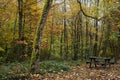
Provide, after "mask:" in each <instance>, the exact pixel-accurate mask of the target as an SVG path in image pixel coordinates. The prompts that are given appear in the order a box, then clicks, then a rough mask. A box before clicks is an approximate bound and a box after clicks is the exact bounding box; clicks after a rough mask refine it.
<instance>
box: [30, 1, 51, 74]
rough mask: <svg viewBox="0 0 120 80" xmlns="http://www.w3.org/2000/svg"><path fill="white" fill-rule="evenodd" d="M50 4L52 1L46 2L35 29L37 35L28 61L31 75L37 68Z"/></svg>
mask: <svg viewBox="0 0 120 80" xmlns="http://www.w3.org/2000/svg"><path fill="white" fill-rule="evenodd" d="M51 4H52V0H46V2H45V6H44V9H43V12H42V15H41V20H40V24H39V26H38V27H37V33H36V36H35V40H34V43H33V51H32V55H31V61H30V72H31V73H35V72H36V70H37V69H38V67H39V62H40V44H41V41H42V34H43V29H44V25H45V22H46V19H47V16H48V13H49V10H50V6H51Z"/></svg>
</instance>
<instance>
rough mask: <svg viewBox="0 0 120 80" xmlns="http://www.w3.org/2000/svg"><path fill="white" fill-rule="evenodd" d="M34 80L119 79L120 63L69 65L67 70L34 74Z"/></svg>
mask: <svg viewBox="0 0 120 80" xmlns="http://www.w3.org/2000/svg"><path fill="white" fill-rule="evenodd" d="M31 77H33V78H34V80H120V63H118V64H114V65H111V66H110V67H106V68H104V67H101V66H99V67H97V68H89V65H86V64H81V65H80V66H77V65H76V66H71V70H69V71H61V72H57V73H45V74H43V75H39V74H35V75H32V76H31Z"/></svg>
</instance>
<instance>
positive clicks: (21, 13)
mask: <svg viewBox="0 0 120 80" xmlns="http://www.w3.org/2000/svg"><path fill="white" fill-rule="evenodd" d="M18 12H19V33H18V34H19V40H22V39H23V21H22V19H23V0H18Z"/></svg>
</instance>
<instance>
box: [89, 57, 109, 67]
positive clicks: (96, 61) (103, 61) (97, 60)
mask: <svg viewBox="0 0 120 80" xmlns="http://www.w3.org/2000/svg"><path fill="white" fill-rule="evenodd" d="M89 59H90V62H89V64H90V65H89V67H90V68H91V67H92V64H93V65H94V67H97V64H101V65H104V67H106V66H107V65H109V67H110V58H106V57H96V56H90V57H89Z"/></svg>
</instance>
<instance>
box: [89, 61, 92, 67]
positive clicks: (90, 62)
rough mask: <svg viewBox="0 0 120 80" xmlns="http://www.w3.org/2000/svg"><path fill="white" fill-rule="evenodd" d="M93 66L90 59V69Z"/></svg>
mask: <svg viewBox="0 0 120 80" xmlns="http://www.w3.org/2000/svg"><path fill="white" fill-rule="evenodd" d="M91 65H92V59H90V66H89V68H91Z"/></svg>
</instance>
